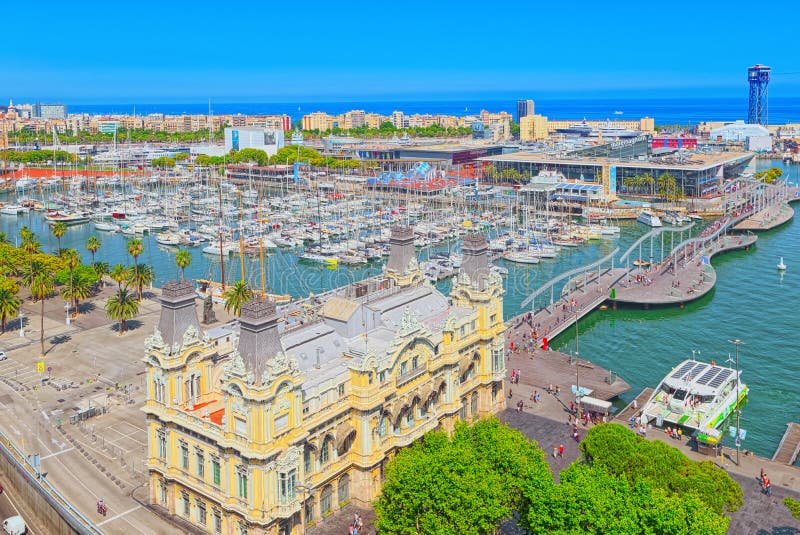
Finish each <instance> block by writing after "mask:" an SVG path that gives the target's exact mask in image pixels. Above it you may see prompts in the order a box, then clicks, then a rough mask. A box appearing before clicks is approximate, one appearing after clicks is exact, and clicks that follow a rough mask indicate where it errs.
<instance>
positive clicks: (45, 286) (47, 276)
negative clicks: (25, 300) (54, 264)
mask: <svg viewBox="0 0 800 535" xmlns="http://www.w3.org/2000/svg"><path fill="white" fill-rule="evenodd" d="M54 284H55V280H54V277H53V273H52V272H50V271H47V270H46V269H44V268H42V269H40V270H38V271H37V273H36V275H35V276H34V277H33V280H32V281H31V284H30V291H31V295H32V296H33V298H34V299H36V300H38V301H41V303H42V313H41V332H40V338H39V341H40V342H41V344H42V356H44V301H45V299H47V298H48V297H49V296H50V294H52V293H53V286H54Z"/></svg>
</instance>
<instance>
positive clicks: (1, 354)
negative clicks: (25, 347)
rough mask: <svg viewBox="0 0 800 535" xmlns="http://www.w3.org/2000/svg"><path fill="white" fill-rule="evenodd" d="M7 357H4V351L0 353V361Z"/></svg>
mask: <svg viewBox="0 0 800 535" xmlns="http://www.w3.org/2000/svg"><path fill="white" fill-rule="evenodd" d="M7 358H8V355H6V352H5V351H0V361H3V360H6V359H7Z"/></svg>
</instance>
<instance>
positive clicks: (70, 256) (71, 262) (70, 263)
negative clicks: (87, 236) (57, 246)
mask: <svg viewBox="0 0 800 535" xmlns="http://www.w3.org/2000/svg"><path fill="white" fill-rule="evenodd" d="M61 258H63V259H64V262H65V263H66V265H67V269H68V270H69V292H67V294H68V295H69V296H70V297H71V296H72V294H73V292H72V283H73V279H74V277H73V272H74V271H75V268H76V267H78V266H79V265H80V263H81V257H80V255H79V254H78V251H76V250H75V249H65V250H64V253H63V254H62V255H61ZM74 304H75V312H76V313H77V311H78V310H77V308H78V305H77V303H74Z"/></svg>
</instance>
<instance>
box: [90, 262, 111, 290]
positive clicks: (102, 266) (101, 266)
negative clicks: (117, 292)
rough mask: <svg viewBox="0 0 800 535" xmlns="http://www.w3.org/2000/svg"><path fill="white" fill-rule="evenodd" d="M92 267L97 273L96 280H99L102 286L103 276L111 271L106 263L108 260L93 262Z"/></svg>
mask: <svg viewBox="0 0 800 535" xmlns="http://www.w3.org/2000/svg"><path fill="white" fill-rule="evenodd" d="M92 267H93V268H94V272H95V273H96V274H97V280H98V281H99V282H100V287H103V285H104V284H103V277H105V276H106V275H108V274H109V273H110V272H111V267H110V266H109V265H108V262H93V263H92Z"/></svg>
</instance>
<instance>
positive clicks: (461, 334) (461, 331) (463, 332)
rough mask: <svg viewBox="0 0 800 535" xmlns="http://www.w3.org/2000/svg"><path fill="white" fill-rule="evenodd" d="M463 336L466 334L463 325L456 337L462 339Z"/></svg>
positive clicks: (465, 328)
mask: <svg viewBox="0 0 800 535" xmlns="http://www.w3.org/2000/svg"><path fill="white" fill-rule="evenodd" d="M465 334H467V327H466V326H465V325H462V326H461V327H459V328H458V337H459V338H463V337H464V335H465Z"/></svg>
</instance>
